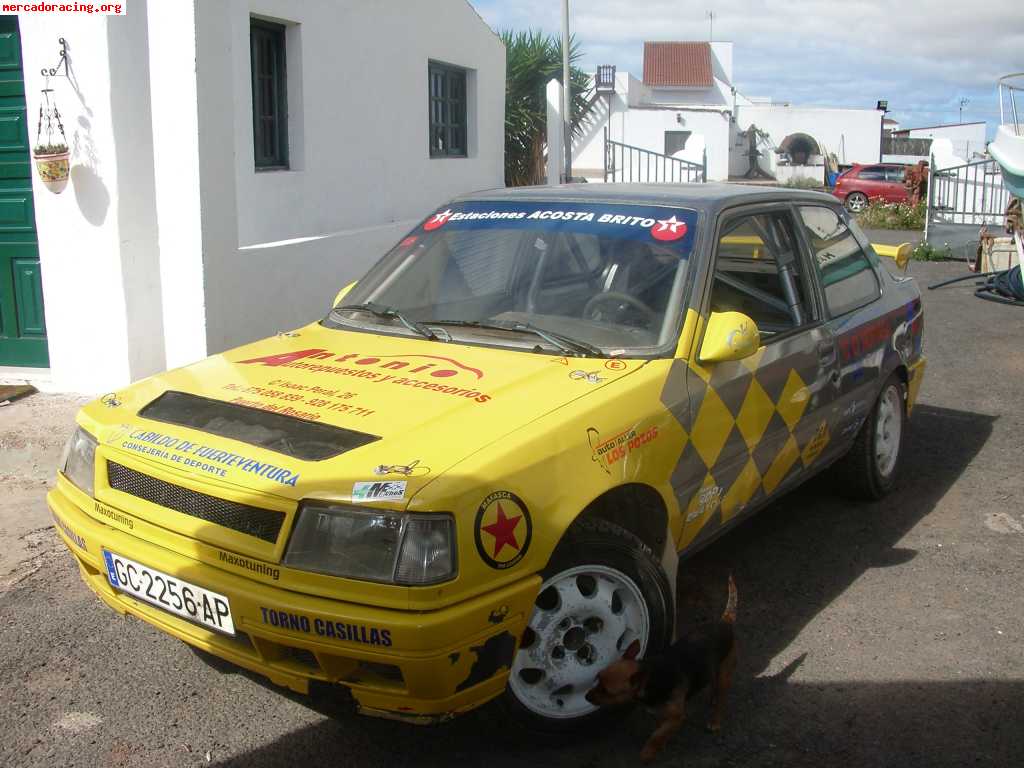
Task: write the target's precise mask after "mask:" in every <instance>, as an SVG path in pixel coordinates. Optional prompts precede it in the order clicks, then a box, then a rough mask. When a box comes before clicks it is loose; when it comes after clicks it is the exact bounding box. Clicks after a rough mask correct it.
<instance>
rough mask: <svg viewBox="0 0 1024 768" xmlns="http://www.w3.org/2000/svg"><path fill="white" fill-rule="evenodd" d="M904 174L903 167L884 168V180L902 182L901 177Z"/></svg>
mask: <svg viewBox="0 0 1024 768" xmlns="http://www.w3.org/2000/svg"><path fill="white" fill-rule="evenodd" d="M905 175H906V169H905V168H886V169H885V180H886V181H895V182H897V183H899V184H902V183H903V177H904V176H905Z"/></svg>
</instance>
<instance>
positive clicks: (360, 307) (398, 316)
mask: <svg viewBox="0 0 1024 768" xmlns="http://www.w3.org/2000/svg"><path fill="white" fill-rule="evenodd" d="M331 312H332V313H334V312H369V313H370V314H371V315H373V316H374V317H383V318H386V319H389V320H391V319H393V320H397V321H398V322H400V323H401V324H402V325H404V326H405V327H406V328H408V329H409V330H410V331H412V332H413V333H418V334H419V335H420V336H422V337H423V338H425V339H430V340H431V341H441V338H440V337H439V336H438V335H437V334H436V333H434V332H433V331H432V330H430V329H429V328H427V327H426V326H425V325H423V323H420V322H417V321H416V320H410V319H409V318H407V317H406V316H405V315H403V314H402V313H401V312H399V311H398V310H397V309H394V308H393V307H382V306H381V305H380V304H377V303H375V302H372V301H368V302H366V303H365V304H342V305H341V306H340V307H335V308H334V309H332V310H331Z"/></svg>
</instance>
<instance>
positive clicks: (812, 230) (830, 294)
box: [798, 205, 892, 460]
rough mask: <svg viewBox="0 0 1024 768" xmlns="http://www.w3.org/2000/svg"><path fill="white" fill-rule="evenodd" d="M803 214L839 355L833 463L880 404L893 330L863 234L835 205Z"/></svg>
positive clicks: (833, 415)
mask: <svg viewBox="0 0 1024 768" xmlns="http://www.w3.org/2000/svg"><path fill="white" fill-rule="evenodd" d="M798 213H799V220H800V223H801V225H802V232H803V235H804V237H805V239H806V241H807V246H808V248H809V250H810V251H811V252H812V254H813V263H814V269H815V272H816V274H817V277H818V280H819V282H820V284H821V289H822V290H821V295H822V298H823V301H824V305H825V311H826V314H827V316H828V321H827V324H828V329H829V331H830V333H831V335H832V337H833V338H834V339H835V345H836V353H837V355H838V366H839V368H838V381H837V389H836V392H835V398H834V400H833V402H832V404H831V413H830V414H829V415H828V421H829V424H830V427H829V428H830V431H831V432H832V433H833V435H834V438H835V439H834V440H833V441H832V443H833V444H832V445H831V447H830V448H829V449H828V451H827V452H826V453H825V455H824V457H823V458H824V459H826V460H827V459H828V458H830V457H832V456H833V455H837V454H839V453H841V452H842V451H844V450H845V448H846V446H847V445H849V443H850V442H852V440H853V438H854V437H855V436H856V434H857V430H858V429H859V428H860V425H861V424H862V423H863V422H864V419H865V418H866V417H867V414H868V412H869V411H870V410H871V406H872V405H873V404H874V400H875V396H876V394H877V391H878V388H879V386H880V385H881V382H880V381H879V377H880V376H881V371H882V364H883V361H884V357H885V352H886V346H887V344H888V343H889V341H890V339H891V337H892V329H891V328H890V324H889V320H888V319H887V318H886V317H884V316H879V311H878V309H877V307H878V304H877V302H878V300H879V298H880V297H881V281H880V279H879V274H878V270H879V269H880V267H879V265H878V264H877V263H876V262H875V261H873V260H872V259H871V257H870V256H869V255H868V253H867V250H866V248H867V240H866V239H865V238H864V237H863V236H862V233H861V236H859V237H858V232H855V231H854V228H855V227H856V223H854V222H853V221H851V220H850V219H849V217H848V216H847V214H846V212H845V211H844V210H843V209H842V208H838V207H835V206H831V205H801V206H799V208H798Z"/></svg>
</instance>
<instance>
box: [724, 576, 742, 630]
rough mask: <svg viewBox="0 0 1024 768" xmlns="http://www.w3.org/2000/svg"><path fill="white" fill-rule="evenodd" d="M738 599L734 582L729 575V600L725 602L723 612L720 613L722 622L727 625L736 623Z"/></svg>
mask: <svg viewBox="0 0 1024 768" xmlns="http://www.w3.org/2000/svg"><path fill="white" fill-rule="evenodd" d="M738 600H739V597H738V595H737V593H736V582H735V581H733V580H732V574H731V573H730V574H729V599H728V600H726V601H725V610H724V611H723V612H722V621H723V622H725V623H727V624H735V623H736V603H737V602H738Z"/></svg>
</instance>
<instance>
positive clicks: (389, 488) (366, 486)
mask: <svg viewBox="0 0 1024 768" xmlns="http://www.w3.org/2000/svg"><path fill="white" fill-rule="evenodd" d="M404 498H405V480H369V481H364V482H360V483H355V484H354V485H353V486H352V501H401V500H402V499H404Z"/></svg>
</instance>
